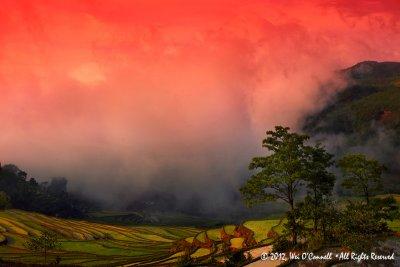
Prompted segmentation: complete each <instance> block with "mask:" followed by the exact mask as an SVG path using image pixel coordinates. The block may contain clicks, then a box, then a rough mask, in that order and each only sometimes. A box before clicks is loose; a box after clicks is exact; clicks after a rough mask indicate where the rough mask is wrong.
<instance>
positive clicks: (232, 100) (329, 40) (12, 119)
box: [0, 0, 400, 205]
mask: <svg viewBox="0 0 400 267" xmlns="http://www.w3.org/2000/svg"><path fill="white" fill-rule="evenodd" d="M0 5H1V8H0V90H1V98H0V120H1V125H2V127H1V134H0V160H1V161H2V162H13V163H16V164H17V165H19V166H21V168H24V169H26V170H27V171H28V172H29V173H31V174H32V175H35V176H38V177H43V178H46V177H51V176H67V177H68V178H69V179H70V180H71V183H72V185H71V186H72V188H77V187H78V185H82V184H83V185H90V186H91V191H90V192H89V193H92V194H102V197H106V198H110V199H112V198H114V195H116V194H118V195H119V196H120V197H121V199H124V198H125V197H126V196H129V195H130V194H131V193H132V192H136V191H137V190H141V189H143V188H149V187H156V186H157V187H158V186H160V190H169V191H171V192H182V191H183V190H181V189H182V188H185V190H184V191H185V193H184V194H183V195H185V194H187V195H191V194H198V193H199V192H202V190H204V189H207V194H210V195H211V194H213V196H214V198H213V203H214V204H215V205H218V204H219V203H220V204H221V205H223V203H224V200H226V199H227V198H229V194H230V192H231V189H232V188H237V186H238V184H239V182H240V180H241V179H243V178H246V176H247V175H248V174H247V172H246V171H245V170H246V167H247V164H248V161H249V157H250V156H252V155H254V153H256V151H257V149H258V147H259V144H260V142H261V137H262V135H263V132H264V131H265V130H267V129H269V128H270V127H272V126H273V125H275V124H283V125H289V126H292V127H296V126H298V121H299V119H301V118H302V116H303V115H304V114H305V112H308V111H310V110H313V109H315V108H318V106H320V105H321V104H322V100H321V99H320V97H319V90H318V88H319V86H320V85H321V84H322V83H325V82H326V81H328V80H330V81H333V83H334V84H335V86H339V85H340V81H336V80H335V79H334V77H333V76H332V75H333V71H335V70H338V69H341V68H345V67H348V66H350V65H353V64H355V63H357V62H359V61H362V60H378V61H384V60H387V61H397V60H400V49H399V47H400V24H399V21H400V2H399V1H398V0H382V1H377V0H364V1H346V0H337V1H323V0H321V1H316V0H314V1H313V0H311V1H290V0H282V1H279V0H275V1H273V0H270V1H266V0H248V1H246V0H241V1H234V0H232V1H228V0H197V1H195V0H179V1H178V0H157V1H156V0H132V1H128V0H126V1H121V0H113V1H107V0H103V1H100V0H98V1H96V0H91V1H89V0H87V1H84V0H68V1H67V0H64V1H63V0H59V1H54V0H47V1H45V0H43V1H42V0H37V1H34V0H31V1H25V0H2V1H1V3H0ZM335 86H333V87H332V90H336V89H337V88H335ZM110 181H112V183H110ZM210 181H212V183H213V184H212V186H210V185H209V183H210ZM126 189H129V190H126ZM103 193H104V194H103ZM217 193H218V196H217V197H215V195H216V194H217ZM183 197H185V196H183ZM219 198H220V199H219Z"/></svg>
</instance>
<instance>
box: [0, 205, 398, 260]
mask: <svg viewBox="0 0 400 267" xmlns="http://www.w3.org/2000/svg"><path fill="white" fill-rule="evenodd" d="M282 224H283V221H282V220H273V219H270V220H252V221H247V222H244V223H243V224H242V225H225V226H222V227H219V228H214V229H206V230H201V229H198V228H193V227H164V226H134V227H127V226H113V225H108V224H100V223H92V222H86V221H78V220H65V219H58V218H53V217H48V216H44V215H41V214H38V213H30V212H25V211H20V210H6V211H1V212H0V259H1V261H3V262H21V263H36V264H38V263H39V264H41V263H43V262H44V257H43V255H40V254H37V253H33V252H31V251H29V250H27V249H26V248H25V246H24V244H25V242H26V240H27V239H28V238H29V236H38V235H41V233H42V231H43V230H51V231H53V232H55V233H57V234H58V235H59V240H60V246H59V248H57V249H56V250H54V251H51V253H49V255H48V257H47V259H48V260H47V262H48V263H51V262H55V261H56V258H59V259H60V263H61V264H64V265H74V266H146V265H149V266H154V265H156V266H159V265H163V266H165V265H175V263H176V261H177V260H179V259H180V258H181V256H183V255H185V254H186V255H189V256H190V257H191V258H192V259H193V260H197V261H198V262H207V260H208V259H210V256H211V255H212V256H213V257H214V258H215V259H217V260H218V259H220V258H221V259H222V258H223V257H224V253H225V252H226V250H227V249H229V250H230V251H232V250H239V249H250V248H253V247H257V246H262V245H265V244H269V243H270V242H271V241H272V239H273V238H274V237H275V236H276V235H277V234H280V233H281V232H282V230H283V227H282ZM389 226H390V227H391V228H392V229H393V230H394V231H397V232H399V231H400V221H399V220H398V221H394V222H391V223H389Z"/></svg>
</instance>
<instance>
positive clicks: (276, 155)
mask: <svg viewBox="0 0 400 267" xmlns="http://www.w3.org/2000/svg"><path fill="white" fill-rule="evenodd" d="M308 139H309V137H308V136H306V135H301V134H297V133H293V132H290V129H289V128H287V127H282V126H276V127H275V131H268V132H267V138H266V139H264V140H263V143H262V146H263V147H265V148H267V149H268V151H269V152H270V153H269V154H267V155H266V156H262V157H255V158H253V160H252V161H251V163H250V166H249V169H250V170H254V171H255V173H254V174H253V175H252V176H251V178H250V179H249V180H247V181H246V183H245V184H244V185H243V186H242V187H241V189H240V191H241V193H242V196H243V198H244V200H245V202H246V203H247V205H248V206H252V205H255V204H260V203H263V202H266V201H275V200H282V201H284V202H286V203H287V204H288V205H289V208H290V210H289V214H288V220H289V225H290V228H291V229H290V230H291V235H292V242H293V243H297V233H298V226H297V224H296V215H295V214H296V213H295V197H296V193H297V192H298V190H299V188H300V187H301V186H302V184H304V182H305V178H306V176H307V151H308V149H306V145H305V142H306V141H307V140H308Z"/></svg>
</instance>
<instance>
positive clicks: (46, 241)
mask: <svg viewBox="0 0 400 267" xmlns="http://www.w3.org/2000/svg"><path fill="white" fill-rule="evenodd" d="M59 245H60V242H59V241H58V237H57V234H55V233H54V232H50V231H43V233H42V235H40V236H33V237H31V238H30V239H29V240H28V241H27V242H26V243H25V247H26V248H27V249H29V250H31V251H34V252H38V253H43V254H44V264H45V265H46V263H47V252H48V251H49V250H52V249H55V248H57V247H58V246H59Z"/></svg>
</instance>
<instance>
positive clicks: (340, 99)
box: [303, 61, 400, 192]
mask: <svg viewBox="0 0 400 267" xmlns="http://www.w3.org/2000/svg"><path fill="white" fill-rule="evenodd" d="M340 74H341V75H342V76H343V78H345V79H346V80H347V81H348V84H347V87H346V88H344V89H343V90H341V91H339V92H338V93H337V94H336V95H334V96H333V97H332V98H331V100H330V101H329V102H328V103H327V104H326V105H325V106H324V107H323V108H322V109H321V110H319V111H317V112H315V113H313V114H309V115H308V116H307V117H306V119H305V122H304V125H303V130H304V131H305V132H306V133H308V134H309V135H311V136H313V137H315V138H317V139H320V140H322V141H325V143H326V144H328V146H330V147H331V148H332V150H333V152H334V153H336V154H343V153H348V152H350V151H353V152H354V151H357V152H362V153H367V154H370V155H372V156H374V157H375V158H378V159H379V160H380V161H381V162H383V163H384V164H385V165H386V166H387V167H388V168H389V173H388V174H387V177H386V179H385V185H386V189H387V190H388V191H390V192H399V191H400V186H399V184H400V183H399V181H400V167H399V164H398V162H399V161H400V152H399V151H400V150H399V148H400V63H399V62H375V61H365V62H360V63H358V64H356V65H354V66H352V67H350V68H347V69H345V70H342V71H341V72H340Z"/></svg>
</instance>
